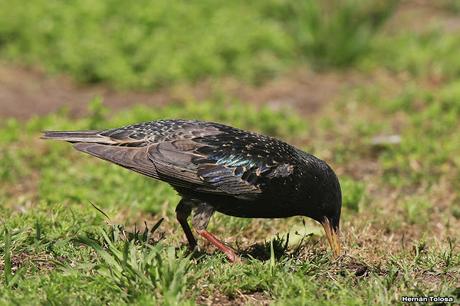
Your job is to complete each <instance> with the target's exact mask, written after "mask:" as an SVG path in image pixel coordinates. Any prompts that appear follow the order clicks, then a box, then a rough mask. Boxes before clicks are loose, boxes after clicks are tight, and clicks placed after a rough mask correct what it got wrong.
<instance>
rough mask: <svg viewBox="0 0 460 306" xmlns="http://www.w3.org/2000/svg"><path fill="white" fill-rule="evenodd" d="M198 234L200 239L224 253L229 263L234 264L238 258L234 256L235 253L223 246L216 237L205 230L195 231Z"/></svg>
mask: <svg viewBox="0 0 460 306" xmlns="http://www.w3.org/2000/svg"><path fill="white" fill-rule="evenodd" d="M196 231H197V233H198V234H200V236H201V237H203V238H205V239H206V240H208V241H209V242H211V243H212V244H213V245H214V246H216V247H217V248H218V249H219V250H221V251H222V252H224V253H225V255H227V258H228V260H229V261H230V262H236V261H238V256H237V255H236V254H235V251H234V250H233V249H232V248H230V247H228V246H226V245H225V244H223V242H222V241H220V240H219V239H218V238H217V237H216V236H214V235H213V234H211V233H210V232H208V231H207V230H204V229H203V230H198V229H197V230H196Z"/></svg>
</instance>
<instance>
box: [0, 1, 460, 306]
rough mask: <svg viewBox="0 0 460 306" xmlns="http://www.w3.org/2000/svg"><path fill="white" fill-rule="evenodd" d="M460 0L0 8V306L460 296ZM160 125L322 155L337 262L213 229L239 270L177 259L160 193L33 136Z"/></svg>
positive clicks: (222, 221)
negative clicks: (338, 200) (210, 130)
mask: <svg viewBox="0 0 460 306" xmlns="http://www.w3.org/2000/svg"><path fill="white" fill-rule="evenodd" d="M459 3H460V2H459V1H457V0H438V1H428V0H405V1H403V0H400V1H398V0H344V1H339V0H326V1H314V0H301V1H293V0H267V1H260V0H255V1H250V2H248V1H239V0H237V1H231V2H229V1H209V0H205V1H163V0H158V1H147V0H142V1H136V2H132V3H129V2H126V1H119V0H102V1H97V2H95V1H86V0H73V1H49V0H48V1H45V0H33V1H28V2H27V3H25V2H24V3H23V2H20V1H13V2H11V1H5V0H0V255H1V256H0V274H1V275H2V278H1V283H2V286H0V304H2V305H10V304H14V303H16V304H33V305H35V304H37V305H40V304H51V305H61V304H66V305H67V304H73V305H80V304H90V305H100V304H114V305H122V304H138V305H147V304H152V303H153V304H157V303H161V304H164V305H178V304H179V305H193V304H226V305H235V304H236V305H243V304H256V305H258V304H275V305H291V304H292V305H342V304H343V305H361V304H373V305H374V304H377V305H390V304H395V303H398V302H399V301H400V297H401V296H403V295H407V296H418V295H442V296H452V297H454V298H456V299H457V301H459V300H460V287H459V283H460V279H459V275H460V255H459V254H460V252H459V251H460V250H459V240H458V239H459V236H458V233H459V232H460V194H459V192H458V190H460V171H459V170H460V140H459V137H458V135H459V134H460V119H459V118H460V80H459V77H460V56H459V54H460V53H459V50H460V4H459ZM160 118H190V119H200V120H211V121H218V122H223V123H227V124H231V125H234V126H237V127H240V128H244V129H249V130H253V131H257V132H260V133H264V134H268V135H272V136H275V137H278V138H281V139H283V140H285V141H287V142H289V143H292V144H294V145H296V146H298V147H299V148H302V149H304V150H306V151H308V152H311V153H313V154H315V155H317V156H318V157H320V158H322V159H325V160H326V161H327V162H328V163H329V164H330V165H331V166H332V167H333V168H334V169H335V170H336V172H337V174H338V175H339V177H340V181H341V186H342V191H343V213H342V215H343V221H342V236H343V239H344V249H345V252H346V255H345V256H344V257H342V258H340V259H339V260H336V261H332V260H331V258H330V255H329V253H328V250H327V247H326V244H325V239H324V237H320V235H322V234H321V231H320V230H319V228H318V226H317V224H315V223H314V222H312V221H311V220H304V222H303V221H302V219H301V218H293V219H288V220H246V219H237V218H230V217H227V216H222V215H217V214H216V216H214V217H213V219H212V221H211V224H210V227H209V228H210V230H211V231H212V232H214V233H216V235H217V236H219V237H221V238H223V239H224V240H225V241H228V242H229V243H230V244H231V245H232V246H233V247H235V248H236V249H237V250H238V252H239V253H240V254H241V255H242V256H243V257H244V258H245V263H244V264H242V265H235V266H232V265H229V264H228V263H227V262H226V261H225V259H224V257H223V256H222V255H221V254H219V253H218V252H215V250H214V249H213V248H212V247H209V246H208V245H206V244H204V242H203V241H200V245H201V246H202V252H201V253H198V254H195V255H194V256H193V257H192V258H188V257H185V256H186V248H185V247H183V245H182V243H183V242H184V237H183V233H182V232H181V230H180V228H179V226H178V224H176V222H175V216H174V208H175V205H176V203H177V202H178V200H179V198H178V196H177V195H176V194H175V193H174V191H173V190H172V189H171V188H170V187H169V186H167V185H166V184H163V183H161V182H157V181H153V180H150V179H147V178H145V177H142V176H140V175H138V174H135V173H131V172H128V171H127V170H125V169H121V168H119V167H117V166H115V165H110V164H108V163H104V162H102V161H99V160H96V159H95V158H90V157H87V156H84V155H81V154H79V153H78V152H75V151H74V150H72V148H71V146H70V145H68V144H62V143H53V142H44V141H42V140H40V139H39V137H40V131H42V130H47V129H55V130H59V129H63V130H75V129H104V128H111V127H117V126H121V125H126V124H130V123H135V122H139V121H148V120H156V119H160ZM90 203H93V204H95V205H96V206H98V207H99V208H100V209H102V210H103V211H104V212H105V213H106V214H107V215H108V216H109V220H107V219H106V218H105V217H104V215H103V214H101V213H100V212H99V211H98V210H96V209H94V208H93V206H92V205H91V204H90ZM160 218H165V221H164V222H163V223H162V224H161V226H160V227H159V228H158V229H157V231H156V232H155V233H153V234H152V235H150V233H147V234H148V235H147V234H145V235H143V234H142V233H144V232H143V231H144V228H145V226H144V221H145V222H146V224H147V226H148V227H149V228H152V226H153V225H154V224H156V223H157V221H158V220H160ZM136 229H138V230H139V229H140V231H141V232H137V233H136ZM133 232H134V234H133ZM288 233H289V237H290V238H289V239H290V241H287V239H288V238H287V234H288ZM125 236H126V237H125ZM300 242H302V243H300ZM184 257H185V258H184Z"/></svg>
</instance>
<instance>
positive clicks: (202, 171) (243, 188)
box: [149, 125, 294, 198]
mask: <svg viewBox="0 0 460 306" xmlns="http://www.w3.org/2000/svg"><path fill="white" fill-rule="evenodd" d="M185 135H186V136H185ZM184 136H185V137H184ZM170 138H171V140H168V141H162V142H161V143H159V144H158V145H156V146H152V147H151V148H150V150H149V153H150V159H151V160H152V162H154V164H155V165H156V168H157V171H158V173H159V174H160V177H161V179H162V180H165V181H168V182H170V183H171V184H173V185H174V184H175V183H176V182H177V183H178V182H181V183H183V182H184V181H185V182H188V183H190V184H191V187H193V188H194V190H197V191H201V192H208V193H214V194H216V193H217V194H223V195H230V196H236V197H243V198H251V197H256V196H257V195H258V194H260V193H262V192H263V189H264V187H265V186H267V185H268V184H269V183H270V181H271V180H272V179H273V178H280V177H286V176H288V175H290V174H291V173H292V171H293V169H294V166H293V165H290V164H287V163H285V162H283V160H284V158H285V157H286V156H285V155H283V154H287V153H292V152H285V151H286V150H288V151H289V149H288V148H287V147H286V146H287V145H286V144H285V143H282V142H279V141H277V140H275V139H273V138H269V137H265V136H260V135H257V134H252V133H247V132H244V131H241V130H238V129H234V128H230V127H227V126H221V125H214V126H212V128H209V129H208V130H206V129H204V128H203V127H202V126H199V125H198V126H193V125H192V126H188V127H185V128H184V129H183V130H182V131H181V137H170ZM267 142H272V143H271V145H270V143H268V144H267Z"/></svg>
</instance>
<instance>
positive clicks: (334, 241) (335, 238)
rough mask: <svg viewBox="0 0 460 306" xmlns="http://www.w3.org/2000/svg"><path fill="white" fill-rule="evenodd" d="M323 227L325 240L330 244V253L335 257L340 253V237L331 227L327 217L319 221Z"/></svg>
mask: <svg viewBox="0 0 460 306" xmlns="http://www.w3.org/2000/svg"><path fill="white" fill-rule="evenodd" d="M321 224H322V225H323V227H324V231H325V232H326V237H327V241H328V242H329V245H330V246H331V250H332V255H333V256H334V258H337V257H338V256H339V255H340V252H341V249H340V239H339V235H338V233H337V232H336V231H335V230H334V229H333V228H332V225H331V223H330V222H329V219H327V218H325V219H324V221H323V222H322V223H321Z"/></svg>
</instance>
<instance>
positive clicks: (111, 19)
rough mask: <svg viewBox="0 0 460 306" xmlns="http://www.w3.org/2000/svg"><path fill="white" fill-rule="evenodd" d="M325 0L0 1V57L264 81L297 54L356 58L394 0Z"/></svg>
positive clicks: (314, 59) (63, 68) (165, 80)
mask: <svg viewBox="0 0 460 306" xmlns="http://www.w3.org/2000/svg"><path fill="white" fill-rule="evenodd" d="M319 3H322V2H318V1H312V0H304V1H301V2H299V3H297V2H292V1H285V0H282V1H279V0H271V1H261V0H258V1H252V2H251V3H247V2H243V1H235V2H232V3H228V2H225V5H223V4H224V2H222V1H204V2H203V1H201V2H199V3H193V4H192V3H186V2H183V1H173V2H171V1H165V0H162V1H155V2H154V3H152V2H151V1H148V0H144V1H136V3H134V4H127V3H125V2H124V1H114V0H105V1H99V2H98V4H97V5H94V4H92V3H91V4H90V3H88V1H72V2H60V1H46V0H34V1H31V2H29V3H28V6H27V9H24V5H23V4H21V3H19V2H17V3H13V4H11V3H9V4H8V3H6V2H1V3H0V57H2V58H4V59H7V60H13V61H15V62H18V63H21V64H22V65H24V64H26V65H30V66H38V67H40V68H44V69H46V70H47V71H49V72H53V73H67V74H70V75H71V76H73V77H74V78H75V79H77V80H79V81H83V82H90V83H91V82H101V81H103V82H106V83H109V84H111V85H112V86H116V87H121V88H135V89H139V88H141V89H155V88H158V87H161V86H167V85H171V84H174V83H180V82H195V81H197V80H200V79H203V78H214V77H222V76H233V77H238V78H239V79H244V80H246V81H250V82H253V83H258V82H261V81H263V80H266V79H267V78H273V77H275V76H276V75H277V74H278V73H280V72H283V71H286V70H287V69H289V68H290V67H293V66H296V65H297V63H298V62H299V61H303V62H306V63H310V64H312V65H314V66H316V67H328V66H331V67H335V66H342V67H343V66H349V65H351V64H352V63H353V61H355V60H356V59H357V58H358V57H359V56H361V55H363V54H366V52H367V51H368V49H369V47H370V45H371V43H372V35H373V34H374V33H375V32H376V31H377V30H378V29H379V26H380V25H381V24H383V22H384V21H385V20H386V19H387V17H388V16H390V15H391V12H392V11H393V8H394V7H395V5H394V3H396V2H395V1H390V2H388V1H380V0H374V1H371V3H369V2H368V1H365V0H347V1H337V0H332V1H328V5H327V7H323V5H320V4H319ZM326 12H330V13H331V14H330V15H329V14H326ZM349 20H352V22H351V23H350V22H349ZM331 35H334V37H336V39H332V40H331V39H330V37H331ZM254 59H257V60H254Z"/></svg>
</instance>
